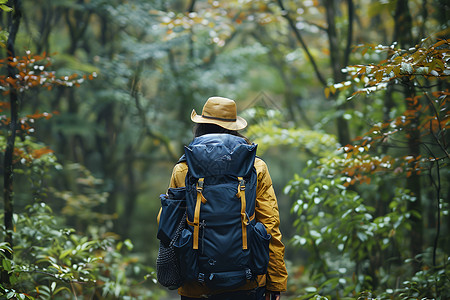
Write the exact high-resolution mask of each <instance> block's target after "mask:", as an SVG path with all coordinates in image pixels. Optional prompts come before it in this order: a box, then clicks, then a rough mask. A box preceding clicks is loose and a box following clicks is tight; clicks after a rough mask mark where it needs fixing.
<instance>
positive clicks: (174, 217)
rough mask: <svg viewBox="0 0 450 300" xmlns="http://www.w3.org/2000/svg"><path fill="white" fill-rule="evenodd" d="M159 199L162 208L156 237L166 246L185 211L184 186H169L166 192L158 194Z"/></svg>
mask: <svg viewBox="0 0 450 300" xmlns="http://www.w3.org/2000/svg"><path fill="white" fill-rule="evenodd" d="M159 199H160V200H161V208H162V209H161V216H160V219H159V224H158V233H157V238H158V239H159V240H160V241H161V242H162V243H163V245H164V246H165V247H168V246H169V243H170V241H171V240H172V238H173V236H174V234H175V231H176V229H177V226H178V224H180V221H181V218H182V217H183V214H184V212H185V211H186V188H184V187H182V188H169V190H168V192H167V194H162V195H160V196H159Z"/></svg>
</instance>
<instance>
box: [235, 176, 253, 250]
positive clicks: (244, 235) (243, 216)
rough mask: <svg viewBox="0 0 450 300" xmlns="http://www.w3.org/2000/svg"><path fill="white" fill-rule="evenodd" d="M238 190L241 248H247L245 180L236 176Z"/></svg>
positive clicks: (247, 221)
mask: <svg viewBox="0 0 450 300" xmlns="http://www.w3.org/2000/svg"><path fill="white" fill-rule="evenodd" d="M238 180H239V191H238V194H237V195H236V196H238V197H239V198H241V223H242V249H244V250H246V249H247V225H248V224H249V223H250V220H249V218H248V215H247V213H246V211H245V207H246V203H245V180H244V178H242V177H238Z"/></svg>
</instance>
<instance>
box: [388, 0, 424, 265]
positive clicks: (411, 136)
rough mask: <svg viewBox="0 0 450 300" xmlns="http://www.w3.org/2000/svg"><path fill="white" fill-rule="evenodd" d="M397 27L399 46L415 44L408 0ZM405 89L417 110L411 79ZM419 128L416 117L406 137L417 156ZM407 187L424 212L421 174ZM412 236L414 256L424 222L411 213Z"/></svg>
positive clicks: (402, 1)
mask: <svg viewBox="0 0 450 300" xmlns="http://www.w3.org/2000/svg"><path fill="white" fill-rule="evenodd" d="M394 21H395V28H394V41H396V42H398V44H399V46H400V47H401V48H404V49H408V48H409V47H411V46H412V45H414V41H413V36H412V32H411V28H412V18H411V13H410V11H409V7H408V0H398V1H397V6H396V8H395V15H394ZM404 84H405V90H404V98H405V100H406V109H407V110H415V105H417V104H414V101H408V99H413V98H414V96H415V90H414V85H413V83H412V82H410V81H409V80H407V81H405V82H404ZM418 128H419V119H418V117H416V118H415V119H414V120H413V121H412V123H411V126H409V129H408V131H407V132H406V137H407V139H408V155H410V156H413V157H417V156H419V155H420V132H419V130H418ZM406 187H407V189H409V190H410V191H411V192H412V193H413V194H414V196H415V197H416V200H415V201H413V202H409V203H408V209H409V210H413V211H416V212H418V213H421V214H422V215H423V212H422V197H421V180H420V176H419V175H417V174H415V173H414V172H413V173H412V175H411V176H409V177H408V178H407V181H406ZM411 223H412V224H411V225H412V230H411V237H410V248H411V256H412V257H413V258H414V257H416V256H417V255H418V254H420V253H422V245H423V222H422V220H421V219H420V218H419V217H417V216H415V215H414V214H412V215H411ZM419 270H420V264H419V263H418V262H415V263H414V265H413V272H414V273H415V272H417V271H419Z"/></svg>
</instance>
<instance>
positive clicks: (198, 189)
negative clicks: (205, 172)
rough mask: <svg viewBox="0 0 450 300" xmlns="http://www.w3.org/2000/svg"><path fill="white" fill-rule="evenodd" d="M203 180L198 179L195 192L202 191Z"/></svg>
mask: <svg viewBox="0 0 450 300" xmlns="http://www.w3.org/2000/svg"><path fill="white" fill-rule="evenodd" d="M204 183H205V182H204V179H203V178H199V179H198V181H197V192H199V193H201V192H202V191H203V185H204Z"/></svg>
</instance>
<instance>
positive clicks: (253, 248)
mask: <svg viewBox="0 0 450 300" xmlns="http://www.w3.org/2000/svg"><path fill="white" fill-rule="evenodd" d="M256 147H257V145H255V144H253V145H249V144H248V143H246V141H245V140H244V139H243V138H240V137H237V136H234V135H229V134H207V135H203V136H200V137H197V138H195V139H194V140H193V142H192V143H191V144H190V145H189V146H187V147H185V155H184V156H183V157H182V158H181V159H180V161H186V162H187V164H188V172H187V175H186V188H185V200H184V201H185V207H186V212H187V218H186V222H187V225H186V228H185V229H184V230H183V231H182V232H181V235H180V237H179V238H178V239H177V240H176V241H175V243H174V247H175V252H176V254H177V256H178V259H179V263H180V270H181V274H182V278H183V282H184V283H186V282H189V281H197V282H199V283H202V284H204V285H206V286H207V287H209V288H211V289H231V288H236V287H239V286H242V285H244V284H246V283H247V282H248V281H250V280H254V279H255V278H256V275H260V274H265V273H266V271H267V265H268V262H269V242H270V238H271V236H270V235H269V234H268V233H267V231H266V228H265V227H264V225H263V224H262V223H260V222H256V220H255V205H256V185H257V174H256V170H255V167H254V162H255V155H256ZM177 192H178V193H179V191H177ZM163 209H164V208H163ZM160 225H161V224H160Z"/></svg>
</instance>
